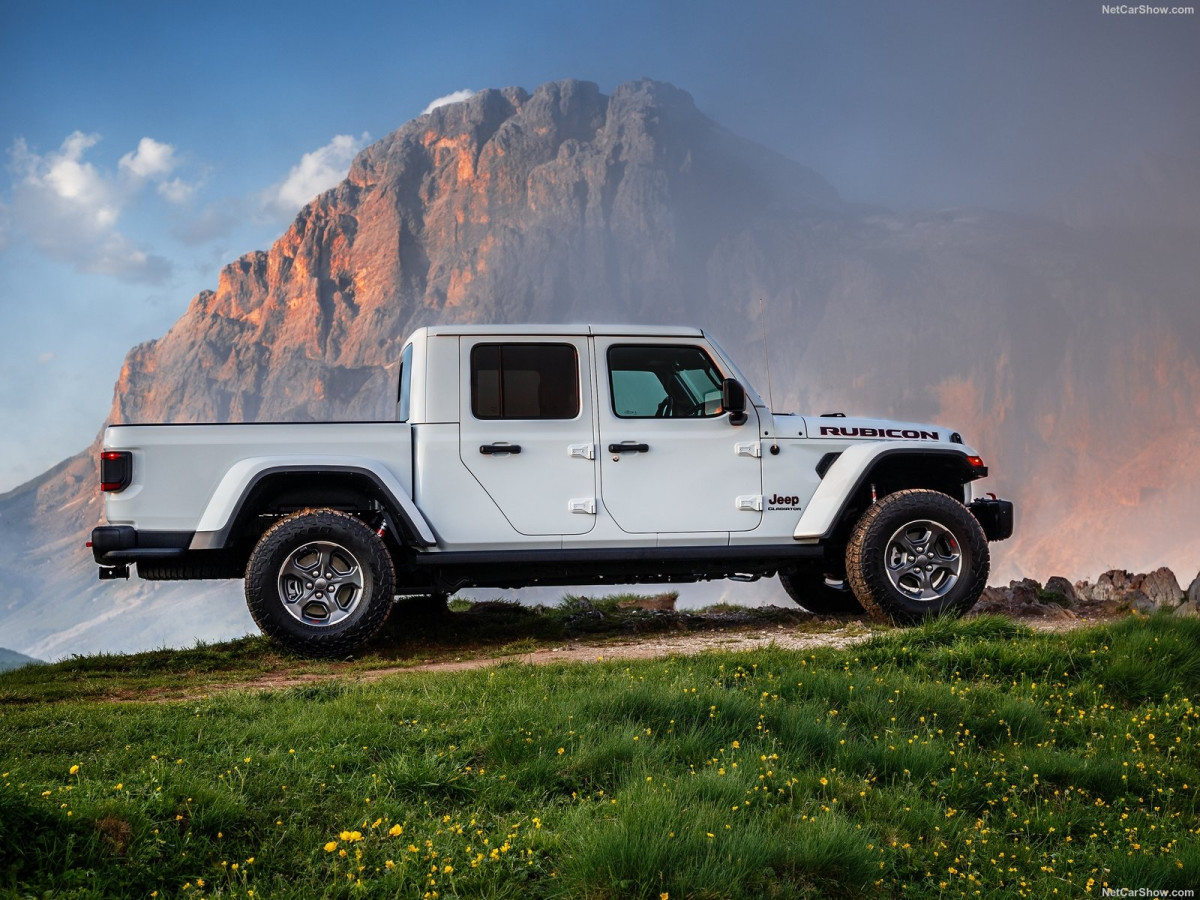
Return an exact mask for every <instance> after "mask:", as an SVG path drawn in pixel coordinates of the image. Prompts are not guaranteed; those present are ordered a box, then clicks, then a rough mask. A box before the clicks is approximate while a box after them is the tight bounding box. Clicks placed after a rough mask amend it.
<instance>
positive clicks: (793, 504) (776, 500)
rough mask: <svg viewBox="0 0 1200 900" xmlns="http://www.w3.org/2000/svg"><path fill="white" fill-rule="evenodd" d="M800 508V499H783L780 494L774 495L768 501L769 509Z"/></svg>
mask: <svg viewBox="0 0 1200 900" xmlns="http://www.w3.org/2000/svg"><path fill="white" fill-rule="evenodd" d="M799 506H800V498H799V497H794V496H790V497H781V496H779V495H778V494H772V495H771V496H770V497H769V498H768V499H767V509H796V508H798V507H799Z"/></svg>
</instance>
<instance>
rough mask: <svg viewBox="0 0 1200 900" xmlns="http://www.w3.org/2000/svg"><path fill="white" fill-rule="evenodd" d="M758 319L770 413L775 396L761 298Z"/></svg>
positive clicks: (763, 306)
mask: <svg viewBox="0 0 1200 900" xmlns="http://www.w3.org/2000/svg"><path fill="white" fill-rule="evenodd" d="M758 318H759V319H760V320H761V321H762V330H763V363H764V364H765V365H766V367H767V403H769V404H770V406H771V412H774V411H775V395H774V392H773V391H772V390H771V354H770V351H769V349H768V347H767V305H766V303H765V302H764V301H763V298H762V297H759V298H758Z"/></svg>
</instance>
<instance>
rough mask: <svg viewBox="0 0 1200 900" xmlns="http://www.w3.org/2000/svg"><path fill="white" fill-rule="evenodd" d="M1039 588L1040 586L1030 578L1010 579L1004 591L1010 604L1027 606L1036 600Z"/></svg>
mask: <svg viewBox="0 0 1200 900" xmlns="http://www.w3.org/2000/svg"><path fill="white" fill-rule="evenodd" d="M1041 588H1042V586H1041V585H1040V584H1038V583H1037V582H1036V581H1034V580H1033V579H1032V578H1022V579H1021V580H1020V581H1010V582H1009V584H1008V590H1007V591H1006V592H1005V593H1006V594H1007V595H1008V601H1009V603H1010V604H1011V605H1012V606H1029V605H1030V604H1033V603H1037V602H1038V591H1040V590H1041Z"/></svg>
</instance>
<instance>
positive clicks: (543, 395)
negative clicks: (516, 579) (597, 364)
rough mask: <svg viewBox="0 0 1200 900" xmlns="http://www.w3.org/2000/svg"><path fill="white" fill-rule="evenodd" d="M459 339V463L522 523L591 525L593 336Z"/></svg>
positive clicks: (527, 529)
mask: <svg viewBox="0 0 1200 900" xmlns="http://www.w3.org/2000/svg"><path fill="white" fill-rule="evenodd" d="M459 342H460V343H459V356H460V362H459V365H460V366H461V376H460V378H461V380H460V383H461V384H463V385H465V386H466V389H465V390H463V391H462V392H461V393H460V397H461V399H460V401H459V402H460V404H461V408H460V410H459V413H460V415H459V422H460V423H461V424H460V425H459V456H460V458H461V459H462V462H463V465H465V466H466V467H467V469H468V470H469V471H470V472H471V474H472V475H474V476H475V478H476V480H478V482H479V483H480V484H481V485H482V486H483V489H484V490H485V491H487V493H488V495H489V496H490V497H491V498H492V501H493V502H494V503H495V504H496V506H498V507H499V508H500V511H501V512H502V513H503V514H504V516H505V518H507V519H508V521H509V523H510V524H511V525H512V527H513V529H514V530H515V531H517V532H518V533H520V534H524V535H555V534H585V533H586V532H589V531H591V530H592V527H593V525H595V522H596V461H595V460H596V443H595V433H594V431H593V421H592V420H593V416H592V395H591V389H590V385H591V383H592V378H591V371H592V367H591V358H590V355H589V347H588V340H587V338H586V337H585V336H579V337H554V338H552V339H546V338H540V339H539V338H537V337H529V338H522V337H507V336H506V337H504V338H496V337H490V338H484V337H481V338H475V337H463V338H460V339H459Z"/></svg>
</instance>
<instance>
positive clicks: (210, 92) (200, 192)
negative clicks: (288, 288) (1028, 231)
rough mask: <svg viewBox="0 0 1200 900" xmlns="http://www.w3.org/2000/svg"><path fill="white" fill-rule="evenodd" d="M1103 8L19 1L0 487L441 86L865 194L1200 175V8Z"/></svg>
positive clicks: (3, 9) (6, 46) (1029, 202)
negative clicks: (1135, 173) (620, 106)
mask: <svg viewBox="0 0 1200 900" xmlns="http://www.w3.org/2000/svg"><path fill="white" fill-rule="evenodd" d="M1159 2H1162V4H1163V6H1164V8H1170V4H1171V3H1172V2H1178V3H1184V4H1186V3H1191V2H1194V0H1153V3H1154V4H1155V5H1157V4H1158V3H1159ZM1109 6H1120V2H1118V3H1115V4H1109ZM1104 8H1105V5H1104V4H1102V3H1101V2H1091V0H1087V2H1083V0H1036V2H1023V0H945V2H943V0H880V2H875V0H870V2H867V0H838V2H834V0H821V2H809V0H782V2H773V0H771V2H768V0H741V2H704V0H688V2H662V3H655V2H649V0H612V2H606V3H603V4H579V3H563V2H561V0H555V2H540V0H533V2H508V3H497V2H495V0H492V2H441V3H438V4H428V3H421V4H416V3H412V2H407V0H391V2H348V3H346V4H336V5H335V4H330V3H327V2H321V3H313V2H307V0H292V2H287V3H279V2H271V0H256V2H253V3H245V2H239V3H230V2H223V0H206V2H204V3H200V2H193V0H179V2H171V3H166V2H161V0H155V2H135V0H130V2H118V0H107V2H106V0H77V2H53V0H38V2H33V0H22V2H17V0H0V151H2V154H3V162H2V164H0V325H2V327H3V333H4V335H5V336H6V338H7V340H6V342H5V347H4V351H3V352H2V353H0V383H2V384H3V388H4V389H3V391H0V412H2V413H3V415H4V421H5V422H6V423H7V427H6V428H5V429H4V430H3V432H2V433H0V491H5V490H8V489H10V488H12V487H14V486H16V485H18V484H20V483H22V482H24V481H26V480H28V479H30V478H32V477H34V476H36V475H38V474H39V473H41V472H43V471H45V470H46V469H47V468H49V467H50V466H52V465H53V464H55V463H56V462H58V461H59V460H61V459H63V458H65V457H67V456H69V455H71V454H73V453H75V452H78V451H79V450H81V449H83V448H84V447H86V446H87V445H88V444H89V443H90V442H91V441H92V439H93V438H94V437H95V435H96V433H97V432H98V430H99V429H100V427H101V425H102V423H103V420H104V417H105V415H106V414H107V412H108V409H109V405H110V403H111V399H112V390H113V385H114V383H115V381H116V379H117V376H118V374H119V371H120V366H121V362H122V360H123V358H124V357H125V354H126V353H127V352H128V351H129V349H130V348H131V347H132V346H134V345H135V344H137V343H139V342H141V341H145V340H149V339H152V338H155V337H157V336H159V335H161V334H163V333H164V332H165V331H166V330H167V329H168V328H169V327H170V326H171V324H172V323H173V322H174V321H175V320H176V319H177V318H178V317H179V316H180V315H181V314H182V313H183V312H184V310H185V309H186V308H187V304H188V302H189V301H190V299H191V298H192V297H193V296H194V295H195V294H196V293H198V292H199V291H201V290H204V289H212V288H215V287H216V283H217V275H218V273H219V271H220V269H221V267H222V266H223V265H224V264H226V263H228V262H231V261H233V260H234V259H236V258H237V257H239V256H241V255H242V254H244V253H247V252H249V251H251V250H256V249H266V248H268V247H269V246H270V245H271V243H272V242H273V241H274V240H275V239H276V238H277V237H278V236H279V235H280V234H282V232H283V231H284V229H285V228H286V227H287V225H288V224H289V223H290V221H291V219H292V218H293V217H294V216H295V214H296V212H298V211H299V209H300V208H301V207H302V206H303V205H304V203H306V202H307V201H308V200H309V199H311V198H312V197H314V196H315V195H316V194H318V193H319V192H321V191H322V190H325V189H327V188H329V187H332V186H333V185H334V184H336V183H337V181H339V180H340V179H341V178H342V177H344V175H345V173H346V171H347V170H348V168H349V165H350V162H351V160H352V158H353V155H354V154H355V153H356V152H357V151H358V150H359V149H361V148H362V147H363V146H365V145H366V144H368V143H369V142H371V141H374V140H378V139H379V138H382V137H383V136H385V135H386V134H388V133H389V132H391V131H393V130H395V129H396V128H398V127H399V126H400V125H402V124H403V123H404V122H406V121H407V120H409V119H411V118H412V117H414V116H416V115H419V114H420V113H421V112H422V111H423V110H425V109H426V108H427V107H428V106H429V104H430V103H431V102H434V101H436V100H437V99H439V98H447V97H455V96H463V94H462V93H460V92H469V91H473V90H479V89H483V88H489V87H494V88H499V87H505V86H509V85H519V86H521V87H524V88H526V89H528V90H533V89H534V88H536V87H537V86H538V85H539V84H542V83H544V82H547V81H552V80H557V79H561V78H567V77H573V78H580V79H584V80H590V81H595V82H597V83H598V84H599V85H600V88H601V90H603V91H606V92H607V91H611V90H612V88H614V87H615V86H616V85H617V84H619V83H621V82H623V81H627V80H631V79H635V78H641V77H650V78H655V79H659V80H663V81H668V82H671V83H672V84H675V85H676V86H678V87H681V88H683V89H685V90H687V91H689V92H690V93H691V94H692V95H693V97H694V98H695V99H696V103H697V106H698V107H699V108H700V109H701V110H702V111H703V112H705V113H706V114H708V115H709V116H710V117H711V118H713V119H715V120H716V121H717V122H719V123H721V124H722V125H724V126H725V127H727V128H729V129H730V130H732V131H734V132H737V133H739V134H741V135H742V136H744V137H748V138H750V139H752V140H756V141H759V142H760V143H762V144H765V145H767V146H769V147H771V148H772V149H774V150H776V151H778V152H780V153H783V154H784V155H786V156H789V157H791V158H792V159H795V160H797V161H799V162H802V163H804V164H806V165H808V166H810V167H812V168H813V169H815V170H816V171H817V172H819V173H820V174H821V175H823V176H824V177H825V178H827V179H828V180H829V181H830V182H831V183H832V184H833V185H834V187H836V188H837V189H838V190H839V191H840V192H841V194H842V196H843V197H845V198H846V199H848V200H851V201H855V202H861V203H868V204H873V205H881V206H887V207H891V208H894V209H899V210H927V209H941V208H946V207H962V206H970V207H986V208H993V209H1001V210H1008V211H1013V212H1016V213H1022V214H1029V213H1033V214H1036V213H1038V212H1039V211H1041V210H1043V209H1045V207H1046V205H1047V203H1049V202H1051V201H1052V200H1053V198H1054V197H1055V196H1056V195H1057V194H1059V193H1060V192H1063V191H1065V190H1067V189H1069V188H1070V187H1071V186H1072V185H1073V184H1076V183H1078V182H1082V181H1084V180H1085V179H1087V178H1093V177H1095V175H1096V174H1097V173H1099V174H1100V175H1101V176H1103V175H1104V174H1105V173H1108V172H1119V171H1120V170H1121V169H1122V168H1124V167H1129V166H1134V165H1136V164H1137V162H1138V161H1139V159H1141V158H1142V157H1143V156H1144V155H1145V154H1165V155H1170V156H1175V157H1178V158H1183V159H1200V15H1197V14H1190V15H1184V14H1152V13H1138V12H1131V13H1125V14H1121V13H1106V12H1104ZM1121 8H1129V7H1121Z"/></svg>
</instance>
